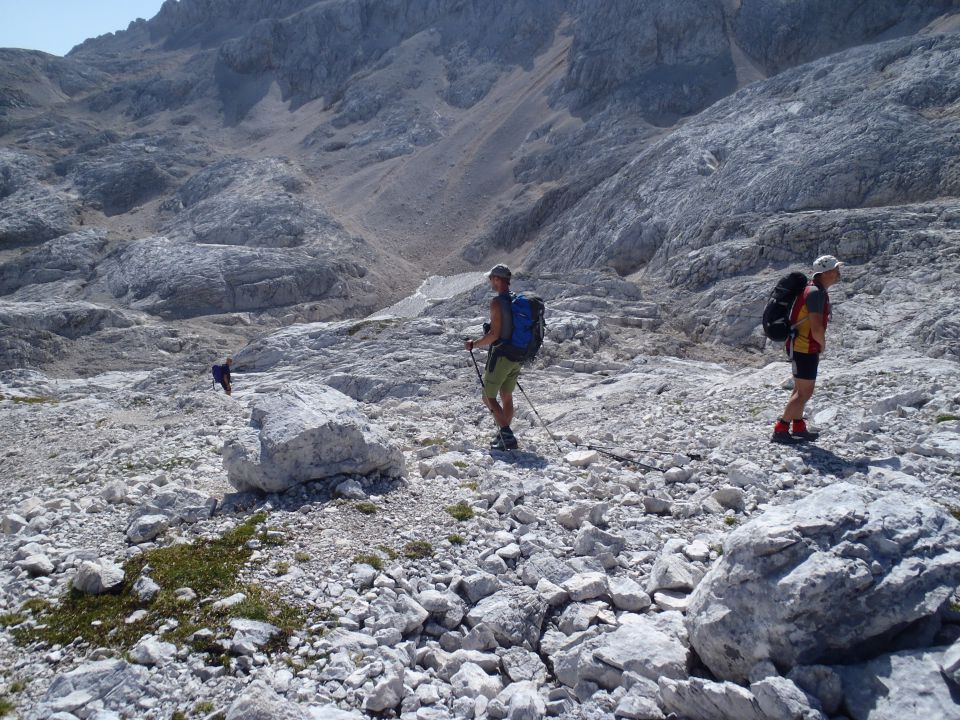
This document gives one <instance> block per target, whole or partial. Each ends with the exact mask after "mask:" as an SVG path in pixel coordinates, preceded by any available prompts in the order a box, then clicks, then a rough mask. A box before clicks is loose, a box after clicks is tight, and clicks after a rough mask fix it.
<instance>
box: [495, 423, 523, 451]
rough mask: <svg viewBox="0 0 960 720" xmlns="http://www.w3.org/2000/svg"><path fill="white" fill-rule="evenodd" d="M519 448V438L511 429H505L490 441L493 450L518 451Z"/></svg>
mask: <svg viewBox="0 0 960 720" xmlns="http://www.w3.org/2000/svg"><path fill="white" fill-rule="evenodd" d="M518 447H519V444H518V443H517V438H516V437H515V436H514V434H513V432H512V431H511V430H509V428H503V429H502V430H501V431H500V432H498V433H497V434H496V435H495V436H494V438H493V440H491V441H490V449H491V450H516V449H517V448H518Z"/></svg>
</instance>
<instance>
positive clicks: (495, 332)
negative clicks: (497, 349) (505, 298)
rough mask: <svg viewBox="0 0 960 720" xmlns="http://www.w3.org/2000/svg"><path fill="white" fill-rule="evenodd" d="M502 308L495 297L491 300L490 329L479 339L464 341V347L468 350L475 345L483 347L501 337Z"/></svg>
mask: <svg viewBox="0 0 960 720" xmlns="http://www.w3.org/2000/svg"><path fill="white" fill-rule="evenodd" d="M500 313H501V309H500V302H499V301H498V300H497V299H496V298H494V299H493V300H491V301H490V330H489V332H487V334H486V335H484V336H483V337H482V338H480V339H479V340H467V341H466V342H465V343H464V347H466V348H467V350H472V349H473V348H475V347H483V346H485V345H492V344H493V343H495V342H496V341H497V340H499V339H500V326H501V324H502V318H501V315H500Z"/></svg>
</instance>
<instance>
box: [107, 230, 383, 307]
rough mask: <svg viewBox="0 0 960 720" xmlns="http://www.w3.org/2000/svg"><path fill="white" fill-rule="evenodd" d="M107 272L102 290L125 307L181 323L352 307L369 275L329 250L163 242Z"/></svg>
mask: <svg viewBox="0 0 960 720" xmlns="http://www.w3.org/2000/svg"><path fill="white" fill-rule="evenodd" d="M99 270H100V278H99V280H98V283H100V284H102V286H103V287H104V288H105V289H106V290H107V291H108V292H109V293H110V294H111V295H113V297H114V298H116V299H117V300H118V301H119V302H121V303H123V304H127V305H129V306H130V307H131V308H134V309H138V310H144V311H146V312H150V313H154V314H159V315H163V316H165V317H174V318H178V317H179V318H182V317H192V316H196V315H206V314H212V313H223V312H242V311H244V310H262V309H267V308H272V307H278V306H283V305H293V304H297V303H305V302H310V301H315V300H321V299H324V300H328V301H331V302H334V303H336V302H337V301H338V300H341V301H346V300H347V299H348V295H349V293H348V288H350V287H351V285H354V284H355V283H356V280H357V278H360V277H362V276H363V275H364V274H365V272H366V271H365V269H364V268H363V267H361V266H359V265H358V264H356V263H354V262H349V261H339V260H336V259H335V258H333V257H330V256H328V255H327V254H325V253H322V252H321V251H312V252H305V251H297V252H285V251H283V250H280V249H272V248H271V249H254V248H245V247H231V246H218V245H204V246H200V245H196V244H194V243H192V242H184V241H175V240H170V239H167V238H163V237H158V238H147V239H145V240H138V241H135V242H132V243H129V244H128V245H126V246H125V247H124V248H122V249H121V250H120V251H119V252H117V253H116V254H114V255H113V256H111V258H110V259H108V260H107V261H106V262H105V263H103V264H102V265H101V266H100V268H99ZM362 288H363V285H362V284H360V289H361V290H362Z"/></svg>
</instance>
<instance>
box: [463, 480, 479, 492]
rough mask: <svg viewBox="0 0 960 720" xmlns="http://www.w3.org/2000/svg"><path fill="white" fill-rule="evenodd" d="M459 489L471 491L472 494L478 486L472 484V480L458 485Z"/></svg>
mask: <svg viewBox="0 0 960 720" xmlns="http://www.w3.org/2000/svg"><path fill="white" fill-rule="evenodd" d="M460 487H462V488H466V489H467V490H473V491H474V492H476V490H477V488H478V487H479V486H478V485H477V484H476V483H475V482H473V480H470V481H469V482H465V483H460Z"/></svg>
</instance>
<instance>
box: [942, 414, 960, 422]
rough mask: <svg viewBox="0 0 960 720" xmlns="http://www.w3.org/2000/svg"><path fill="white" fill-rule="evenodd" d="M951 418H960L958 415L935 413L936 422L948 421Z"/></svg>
mask: <svg viewBox="0 0 960 720" xmlns="http://www.w3.org/2000/svg"><path fill="white" fill-rule="evenodd" d="M952 420H960V415H937V422H938V423H942V422H950V421H952Z"/></svg>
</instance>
